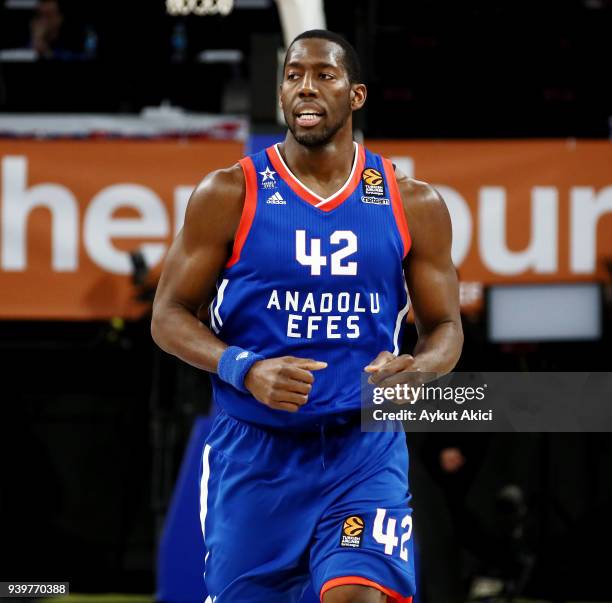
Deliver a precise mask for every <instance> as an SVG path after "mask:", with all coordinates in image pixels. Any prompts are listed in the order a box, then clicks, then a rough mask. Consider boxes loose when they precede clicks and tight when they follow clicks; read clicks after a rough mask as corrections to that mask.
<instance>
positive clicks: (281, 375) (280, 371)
mask: <svg viewBox="0 0 612 603" xmlns="http://www.w3.org/2000/svg"><path fill="white" fill-rule="evenodd" d="M326 367H327V362H319V361H318V360H311V359H309V358H295V357H294V356H282V357H281V358H269V359H267V360H260V361H259V362H256V363H255V364H254V365H253V366H252V367H251V369H250V370H249V372H248V373H247V374H246V377H245V379H244V385H245V387H246V388H247V389H248V390H249V391H250V392H251V394H253V396H254V397H255V399H256V400H259V401H260V402H261V403H262V404H265V405H266V406H269V407H270V408H274V409H276V410H285V411H287V412H297V411H298V410H299V409H300V407H301V406H303V405H304V404H306V402H308V395H309V394H310V390H311V389H312V384H313V383H314V375H313V374H312V371H320V370H321V369H324V368H326Z"/></svg>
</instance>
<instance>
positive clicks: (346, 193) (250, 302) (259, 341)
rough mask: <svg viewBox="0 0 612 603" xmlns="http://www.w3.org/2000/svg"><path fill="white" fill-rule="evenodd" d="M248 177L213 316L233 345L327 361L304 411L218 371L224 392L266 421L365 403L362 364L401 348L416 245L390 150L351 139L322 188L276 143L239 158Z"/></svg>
mask: <svg viewBox="0 0 612 603" xmlns="http://www.w3.org/2000/svg"><path fill="white" fill-rule="evenodd" d="M240 165H241V166H242V169H243V171H244V176H245V181H246V196H245V203H244V209H243V213H242V218H241V220H240V224H239V226H238V230H237V232H236V237H235V242H234V247H233V251H232V255H231V257H230V259H229V260H228V262H227V264H226V266H225V268H224V270H223V272H222V273H221V275H220V277H219V280H218V282H217V293H216V296H215V298H214V299H213V301H212V302H211V304H210V307H209V319H210V326H211V328H212V329H213V331H214V332H215V333H216V334H217V336H218V337H219V339H221V340H222V341H224V342H225V343H227V344H229V345H236V346H240V347H242V348H245V349H248V350H252V351H253V352H256V353H258V354H261V355H262V356H264V357H266V358H273V357H279V356H298V357H303V358H312V359H315V360H321V361H324V362H327V364H328V366H327V368H326V369H323V370H319V371H315V372H314V373H313V374H314V377H315V382H314V384H313V388H312V391H311V393H310V396H309V400H308V403H307V404H305V405H304V406H303V407H302V408H301V409H300V410H299V411H298V412H297V413H288V412H284V411H279V410H272V409H270V408H269V407H267V406H265V405H264V404H262V403H260V402H258V401H257V400H255V399H254V398H253V397H252V396H251V395H249V394H245V393H242V392H240V391H238V390H237V389H236V388H234V387H233V386H231V385H229V384H227V383H225V382H223V381H221V380H220V379H219V378H218V377H217V376H216V375H213V377H212V382H213V392H214V399H215V402H216V404H217V405H218V406H219V407H221V408H222V409H224V410H225V412H226V413H227V414H229V415H230V416H232V417H234V418H236V419H238V420H242V421H246V422H248V423H253V424H256V425H262V426H267V427H276V428H285V429H297V430H300V429H311V428H313V427H314V426H315V425H317V424H321V423H323V422H327V421H335V420H340V421H341V420H342V419H341V417H342V415H343V414H347V413H350V412H354V411H357V410H359V408H360V400H361V393H360V392H361V377H362V374H363V369H364V367H365V366H366V365H367V364H369V363H370V362H371V361H372V359H374V358H375V357H376V355H377V354H378V353H379V352H381V351H383V350H386V351H389V352H394V353H396V354H397V353H398V352H399V347H400V342H401V337H402V333H403V326H404V323H405V317H406V313H407V312H408V293H407V289H406V284H405V280H404V273H403V268H402V261H403V258H404V257H405V255H406V254H407V253H408V250H409V247H410V236H409V233H408V227H407V225H406V219H405V215H404V210H403V207H402V203H401V198H400V195H399V190H398V187H397V182H396V180H395V174H394V170H393V166H392V164H391V163H390V161H389V160H387V159H384V158H382V157H380V156H379V155H376V154H373V153H370V152H369V151H367V150H365V149H364V148H363V147H362V146H361V145H357V144H356V143H355V157H354V161H353V167H352V171H351V176H350V177H349V179H348V181H347V182H346V184H345V185H344V186H343V187H342V189H340V190H339V191H338V192H337V193H336V194H335V195H333V196H332V197H329V198H327V199H323V198H321V197H319V196H318V195H316V194H315V193H313V192H312V191H310V190H309V189H308V188H306V187H305V186H304V185H303V184H302V183H300V182H299V180H297V178H295V176H293V174H292V173H291V172H290V171H289V169H288V167H287V166H286V165H285V163H284V161H283V159H282V157H281V155H280V153H279V151H278V148H277V147H276V146H275V147H270V148H268V149H266V150H265V151H262V152H260V153H257V154H255V155H252V156H249V157H245V158H243V159H242V160H241V161H240Z"/></svg>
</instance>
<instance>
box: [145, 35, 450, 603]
mask: <svg viewBox="0 0 612 603" xmlns="http://www.w3.org/2000/svg"><path fill="white" fill-rule="evenodd" d="M365 100H366V87H365V86H364V85H363V84H362V83H360V77H359V65H358V60H357V58H356V54H355V51H354V49H353V48H352V47H351V46H350V45H349V44H348V43H347V42H346V41H345V40H344V39H343V38H342V37H340V36H338V35H336V34H333V33H331V32H328V31H320V30H316V31H309V32H306V33H303V34H301V35H300V36H298V37H297V38H296V39H295V40H294V42H293V43H292V44H291V46H290V47H289V50H288V51H287V55H286V63H285V67H284V79H283V83H282V85H281V89H280V102H281V105H282V110H283V112H284V115H285V119H286V121H287V126H288V129H289V131H288V132H287V135H286V138H285V141H284V142H283V143H282V144H279V145H276V146H273V147H270V148H268V149H266V150H265V151H262V152H260V153H257V154H255V155H253V156H250V157H246V158H244V159H242V160H241V161H240V162H239V163H238V164H236V165H234V166H233V167H230V168H229V169H224V170H219V171H217V172H214V173H212V174H210V175H208V176H207V177H206V178H205V179H204V180H203V181H202V183H201V184H200V185H199V186H198V187H197V188H196V190H195V191H194V193H193V195H192V197H191V199H190V202H189V206H188V208H187V213H186V218H185V224H184V227H183V230H182V232H181V233H180V234H179V235H178V237H177V239H176V241H175V242H174V244H173V245H172V248H171V249H170V251H169V253H168V257H167V260H166V264H165V268H164V271H163V275H162V278H161V281H160V284H159V288H158V291H157V296H156V299H155V304H154V312H153V323H152V333H153V337H154V339H155V341H156V342H157V343H158V345H159V346H160V347H161V348H163V349H164V350H166V351H167V352H169V353H171V354H174V355H176V356H178V357H179V358H181V359H183V360H184V361H185V362H188V363H190V364H192V365H193V366H196V367H198V368H200V369H203V370H206V371H209V372H211V373H213V375H212V381H213V389H214V397H215V402H216V404H217V406H218V408H219V411H220V412H219V414H218V416H217V417H216V419H215V422H214V425H213V427H212V431H211V433H210V436H209V438H208V439H207V442H206V445H205V449H204V453H203V472H202V483H201V520H202V529H203V531H204V539H205V543H206V549H207V551H208V553H207V557H206V567H205V581H206V587H207V589H208V592H209V595H210V597H209V599H208V601H213V602H216V603H289V602H296V601H299V599H300V597H301V595H302V593H303V591H304V590H305V588H306V587H307V585H308V582H309V581H311V582H312V585H313V586H314V588H315V591H316V592H317V593H319V594H320V597H321V600H322V601H323V602H324V603H341V602H352V603H380V602H383V601H388V602H396V603H399V602H409V601H411V599H412V595H413V593H414V569H413V565H412V557H413V555H412V517H411V510H410V507H409V493H408V455H407V451H406V442H405V437H404V434H403V433H362V432H361V429H360V423H359V416H360V415H359V408H360V383H361V378H362V376H363V375H364V371H365V372H366V373H370V378H371V379H372V380H373V381H374V382H375V383H377V384H379V385H385V384H387V383H389V382H392V381H393V380H394V379H395V380H397V379H398V378H400V376H399V375H398V373H402V372H404V371H427V372H433V373H439V374H441V373H446V372H448V371H450V370H451V369H452V368H453V367H454V365H455V363H456V362H457V359H458V357H459V354H460V350H461V345H462V331H461V326H460V319H459V304H458V290H457V289H458V288H457V280H456V274H455V269H454V268H453V265H452V262H451V257H450V248H451V227H450V220H449V216H448V213H447V210H446V208H445V205H444V203H443V201H442V200H441V199H440V197H439V196H438V194H437V193H436V192H435V191H434V190H433V189H432V188H431V187H430V186H428V185H427V184H424V183H422V182H417V181H416V180H412V179H410V178H407V177H405V176H403V175H401V174H399V173H397V172H394V167H393V165H392V163H391V162H390V161H389V160H387V159H383V158H382V157H380V156H378V155H375V154H373V153H370V152H369V151H367V150H365V149H364V148H363V147H362V146H361V145H358V144H356V143H355V142H353V137H352V113H353V111H356V110H358V109H360V108H361V107H362V106H363V104H364V102H365ZM409 229H410V231H409ZM406 283H407V285H408V290H409V292H410V299H411V300H412V305H413V308H414V312H415V316H416V321H417V326H418V332H419V340H418V345H417V346H416V350H415V353H414V355H398V352H399V347H400V341H401V335H402V329H403V324H404V323H405V316H406V313H407V311H408V294H407V290H406ZM199 317H200V318H202V321H201V320H199ZM204 323H206V324H204Z"/></svg>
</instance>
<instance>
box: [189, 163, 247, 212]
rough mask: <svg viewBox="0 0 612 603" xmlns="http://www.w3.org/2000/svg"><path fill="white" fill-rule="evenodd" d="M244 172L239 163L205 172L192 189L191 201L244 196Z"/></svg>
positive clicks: (198, 201) (210, 200)
mask: <svg viewBox="0 0 612 603" xmlns="http://www.w3.org/2000/svg"><path fill="white" fill-rule="evenodd" d="M244 191H245V182H244V174H243V171H242V168H241V167H240V164H239V163H235V164H234V165H232V166H231V167H228V168H222V169H219V170H214V171H213V172H210V173H209V174H207V175H206V176H205V177H204V178H203V179H202V180H201V182H200V183H199V184H198V185H197V186H196V188H195V190H194V191H193V195H192V199H191V202H195V203H204V204H207V203H210V202H214V201H215V200H218V199H228V198H232V199H233V198H237V199H242V198H243V197H244Z"/></svg>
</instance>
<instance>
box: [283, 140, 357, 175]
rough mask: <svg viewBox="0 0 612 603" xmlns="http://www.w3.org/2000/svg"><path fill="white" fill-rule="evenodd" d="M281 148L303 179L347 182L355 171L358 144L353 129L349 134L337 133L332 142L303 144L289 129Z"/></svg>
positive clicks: (295, 172) (289, 163) (293, 169)
mask: <svg viewBox="0 0 612 603" xmlns="http://www.w3.org/2000/svg"><path fill="white" fill-rule="evenodd" d="M280 152H281V155H282V156H283V159H284V160H285V163H286V164H287V166H288V167H289V169H290V170H291V171H292V173H293V174H294V175H295V176H296V177H297V178H298V179H300V180H308V179H310V178H316V179H317V180H319V181H321V182H332V181H336V180H342V182H344V181H345V180H346V179H347V178H348V176H349V174H350V172H351V168H352V165H353V159H354V156H355V145H354V144H353V138H352V133H351V132H350V131H349V135H348V136H347V135H345V136H335V137H334V139H333V140H332V141H330V142H329V143H327V144H325V145H322V146H317V147H307V146H305V145H303V144H300V143H299V142H298V141H297V140H296V139H295V138H294V137H293V134H291V132H290V131H288V132H287V136H286V137H285V141H284V142H283V144H282V145H281V148H280Z"/></svg>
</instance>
